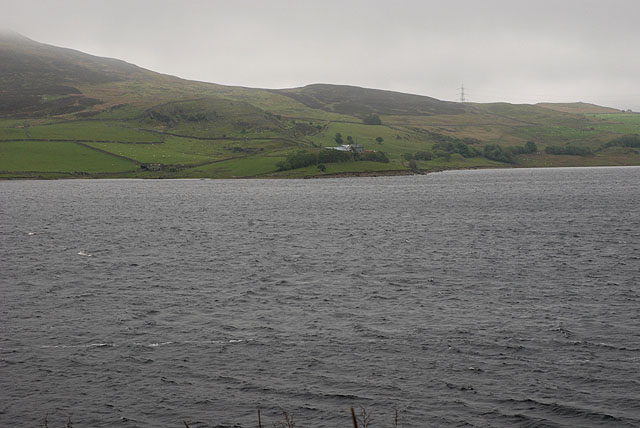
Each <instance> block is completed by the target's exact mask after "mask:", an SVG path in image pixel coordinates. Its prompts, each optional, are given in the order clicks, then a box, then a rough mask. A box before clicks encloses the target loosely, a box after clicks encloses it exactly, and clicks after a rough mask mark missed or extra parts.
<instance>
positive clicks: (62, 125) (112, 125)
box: [29, 120, 160, 142]
mask: <svg viewBox="0 0 640 428" xmlns="http://www.w3.org/2000/svg"><path fill="white" fill-rule="evenodd" d="M29 132H30V135H31V136H30V138H33V139H51V140H108V141H125V142H134V141H135V142H152V141H159V140H160V138H159V136H158V135H157V134H154V133H152V132H146V131H139V130H136V129H133V128H128V127H125V126H122V124H121V123H118V122H103V121H96V120H93V121H69V122H54V123H50V124H44V125H36V126H32V127H30V128H29Z"/></svg>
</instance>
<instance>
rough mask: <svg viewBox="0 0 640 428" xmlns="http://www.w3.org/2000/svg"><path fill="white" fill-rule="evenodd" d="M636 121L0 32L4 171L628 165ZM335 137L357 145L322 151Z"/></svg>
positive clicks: (590, 108)
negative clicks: (199, 65) (263, 79)
mask: <svg viewBox="0 0 640 428" xmlns="http://www.w3.org/2000/svg"><path fill="white" fill-rule="evenodd" d="M639 118H640V115H635V114H631V113H628V114H623V113H620V112H619V111H618V110H616V109H610V108H606V107H600V106H595V105H591V104H584V103H570V104H550V103H542V104H538V105H526V104H523V105H514V104H507V103H492V104H477V103H464V104H462V103H455V102H448V101H441V100H437V99H435V98H431V97H427V96H421V95H413V94H406V93H399V92H393V91H385V90H378V89H367V88H361V87H356V86H346V85H331V84H313V85H308V86H305V87H302V88H293V89H279V90H273V89H252V88H245V87H233V86H223V85H218V84H214V83H206V82H195V81H189V80H184V79H180V78H177V77H174V76H168V75H164V74H160V73H156V72H153V71H149V70H145V69H143V68H140V67H138V66H136V65H133V64H129V63H127V62H124V61H120V60H117V59H111V58H101V57H96V56H93V55H88V54H85V53H82V52H79V51H75V50H72V49H65V48H60V47H55V46H50V45H46V44H42V43H38V42H36V41H33V40H30V39H28V38H26V37H24V36H21V35H19V34H16V33H2V34H0V178H3V177H4V178H18V177H26V178H29V177H39V178H57V177H77V176H79V177H219V178H230V177H306V176H323V175H344V174H365V175H371V174H399V173H413V172H416V171H433V170H442V169H455V168H482V167H509V166H561V165H572V166H580V165H633V164H640V151H639V150H638V149H637V148H636V146H635V144H636V143H635V141H636V140H635V138H636V137H635V136H633V134H640V119H639ZM623 137H624V138H623ZM338 145H343V146H344V145H352V146H353V147H356V148H357V151H358V153H355V154H352V155H348V154H347V155H345V154H335V153H333V152H335V151H326V150H325V149H324V148H325V147H331V146H334V147H336V146H338ZM354 150H355V149H354ZM382 152H383V153H384V154H382ZM327 153H328V154H327ZM345 156H346V157H345ZM318 163H319V164H320V165H319V167H316V164H318ZM320 166H321V167H320Z"/></svg>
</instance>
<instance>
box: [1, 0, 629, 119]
mask: <svg viewBox="0 0 640 428" xmlns="http://www.w3.org/2000/svg"><path fill="white" fill-rule="evenodd" d="M0 11H1V13H0V26H1V27H4V28H6V29H12V30H14V31H17V32H19V33H21V34H23V35H25V36H27V37H29V38H32V39H34V40H37V41H39V42H43V43H49V44H53V45H57V46H63V47H70V48H73V49H78V50H81V51H83V52H87V53H91V54H94V55H99V56H107V57H113V58H119V59H123V60H125V61H128V62H131V63H134V64H137V65H139V66H141V67H144V68H148V69H151V70H154V71H158V72H162V73H167V74H172V75H176V76H180V77H183V78H186V79H195V80H202V81H207V82H215V83H221V84H227V85H241V86H249V87H263V88H284V87H296V86H304V85H306V84H310V83H336V84H350V85H357V86H364V87H370V88H380V89H390V90H396V91H402V92H410V93H415V94H422V95H429V96H433V97H436V98H440V99H444V100H456V99H459V88H460V86H461V84H464V86H465V88H466V92H467V100H468V101H474V102H491V101H507V102H512V103H536V102H542V101H552V102H572V101H585V102H593V103H596V104H601V105H605V106H612V107H617V108H625V109H627V108H631V109H633V110H636V111H640V55H639V54H638V46H640V25H639V19H640V0H607V1H603V0H597V1H592V0H525V1H520V0H448V1H446V0H445V1H443V0H438V1H430V0H405V1H403V0H395V1H387V0H384V1H382V0H380V1H378V0H341V1H334V0H322V1H320V0H317V1H305V0H269V1H243V0H229V1H226V0H210V1H204V0H191V1H190V0H180V1H179V0H126V1H122V0H56V1H53V0H37V1H36V0H20V1H11V0H0Z"/></svg>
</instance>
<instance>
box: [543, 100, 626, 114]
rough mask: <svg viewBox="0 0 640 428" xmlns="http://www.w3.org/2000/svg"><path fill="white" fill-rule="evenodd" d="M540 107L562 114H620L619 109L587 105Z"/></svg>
mask: <svg viewBox="0 0 640 428" xmlns="http://www.w3.org/2000/svg"><path fill="white" fill-rule="evenodd" d="M536 105H538V106H540V107H544V108H548V109H551V110H556V111H561V112H564V113H577V114H606V113H620V110H619V109H616V108H611V107H602V106H599V105H595V104H589V103H582V102H578V103H538V104H536Z"/></svg>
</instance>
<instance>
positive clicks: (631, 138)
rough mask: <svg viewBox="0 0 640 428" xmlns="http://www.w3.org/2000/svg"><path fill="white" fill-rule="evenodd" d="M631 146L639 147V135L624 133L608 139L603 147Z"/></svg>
mask: <svg viewBox="0 0 640 428" xmlns="http://www.w3.org/2000/svg"><path fill="white" fill-rule="evenodd" d="M614 146H620V147H633V148H640V135H637V134H636V135H625V136H623V137H618V138H616V139H613V140H611V141H609V142H608V143H607V144H605V145H604V146H603V147H614Z"/></svg>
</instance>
